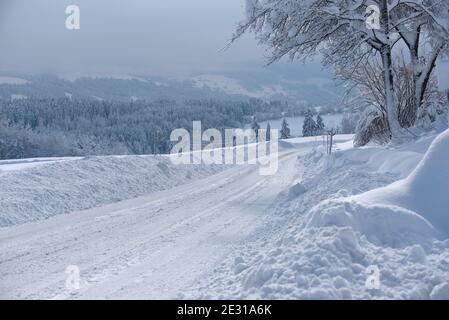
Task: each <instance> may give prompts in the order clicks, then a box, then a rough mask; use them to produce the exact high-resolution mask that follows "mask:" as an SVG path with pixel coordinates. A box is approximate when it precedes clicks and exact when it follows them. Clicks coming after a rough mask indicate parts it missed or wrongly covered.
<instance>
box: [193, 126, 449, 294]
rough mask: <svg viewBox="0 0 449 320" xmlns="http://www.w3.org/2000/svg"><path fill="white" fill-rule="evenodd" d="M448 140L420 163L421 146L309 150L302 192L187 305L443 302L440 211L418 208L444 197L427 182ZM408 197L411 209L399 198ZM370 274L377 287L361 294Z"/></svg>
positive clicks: (447, 285)
mask: <svg viewBox="0 0 449 320" xmlns="http://www.w3.org/2000/svg"><path fill="white" fill-rule="evenodd" d="M447 139H448V133H447V132H446V133H444V134H443V135H441V136H440V137H439V138H438V139H436V140H435V142H434V143H433V144H432V146H431V147H430V148H429V151H428V152H427V154H426V155H425V156H424V154H423V153H424V152H425V151H426V150H427V148H428V147H429V144H430V143H431V141H432V140H431V139H429V138H426V139H422V140H420V141H418V142H413V143H409V144H408V145H404V146H401V147H400V148H396V149H384V148H378V147H365V148H360V149H348V148H347V146H346V145H345V146H344V147H343V148H341V146H339V147H340V148H339V149H341V150H340V151H337V152H335V153H334V154H333V155H332V156H331V157H327V156H325V155H324V154H323V150H320V149H314V150H313V151H312V152H310V153H309V154H307V155H306V156H304V157H302V158H300V159H299V162H298V168H297V169H298V172H299V173H300V180H301V182H300V184H301V186H303V187H304V188H301V189H302V190H301V192H298V193H297V194H296V195H295V194H294V193H293V192H288V190H287V192H286V194H287V195H286V196H285V198H284V199H282V200H283V201H285V203H282V204H281V205H279V206H278V208H276V209H275V213H276V215H275V216H274V217H272V218H271V220H270V221H269V223H268V222H267V225H266V227H265V229H262V230H260V232H259V234H260V236H259V237H256V238H255V239H254V241H250V242H248V243H247V244H246V246H245V247H244V248H242V249H241V250H236V251H235V253H234V255H233V256H231V257H229V258H228V259H226V260H225V261H224V262H223V263H222V264H220V265H218V266H217V268H216V270H215V277H214V278H213V279H212V280H207V281H205V282H202V281H199V283H198V287H196V288H195V289H194V290H192V293H191V297H199V298H229V299H230V298H234V299H235V298H241V299H449V281H448V279H449V239H448V240H443V239H441V237H440V234H439V232H438V230H436V223H435V220H433V218H434V217H439V216H440V214H441V213H444V209H442V210H440V211H438V210H431V211H429V210H427V208H428V207H427V203H431V201H432V198H426V199H424V200H422V197H431V196H432V197H440V199H441V198H442V199H449V194H448V192H449V189H448V188H447V184H445V183H447V181H448V180H447V178H446V179H444V178H442V179H439V180H437V181H435V180H434V179H435V178H433V179H432V175H433V174H435V173H437V172H441V173H442V177H444V175H445V173H443V172H442V171H445V170H448V169H447V168H443V167H442V166H441V164H442V163H443V162H444V159H448V158H447V150H449V148H448V146H447V144H446V143H447ZM421 159H422V161H421ZM438 159H441V162H440V161H439V160H438ZM420 161H421V162H420ZM446 162H447V161H446ZM403 164H405V165H403ZM418 164H419V165H418ZM417 165H418V166H417ZM415 167H416V169H415V170H414V168H415ZM404 177H407V178H406V179H405V180H400V181H401V182H395V181H398V180H399V179H404ZM425 177H427V178H425ZM427 179H431V180H430V181H429V180H427ZM431 182H432V183H431ZM392 183H393V184H392ZM386 186H388V187H386ZM406 186H407V189H405V187H406ZM430 186H432V187H431V188H430ZM445 186H446V187H445ZM423 187H427V188H428V190H426V192H424V193H422V196H420V192H422V191H421V190H422V189H423ZM373 189H376V190H377V191H371V192H370V190H373ZM435 189H438V190H439V191H436V190H435ZM400 190H402V192H399V191H400ZM408 192H411V197H412V198H414V201H411V200H410V201H405V200H409V199H406V198H404V197H402V198H400V197H399V195H401V194H402V195H403V194H404V193H408ZM444 193H446V194H444ZM376 194H377V195H379V197H377V198H375V197H374V195H376ZM386 195H389V196H390V198H387V197H386ZM295 196H296V198H295ZM370 199H371V200H370ZM398 199H399V200H404V202H403V203H401V202H399V200H398ZM387 200H388V201H387ZM396 200H398V201H396ZM421 200H422V201H421ZM434 203H435V204H436V208H440V207H439V206H440V205H441V204H442V201H437V202H434ZM406 204H407V205H406ZM447 207H448V206H446V208H447ZM443 208H444V207H443ZM436 213H438V214H436ZM431 223H433V224H435V226H433V225H432V224H431ZM440 230H441V229H440ZM373 270H374V271H376V270H377V271H378V274H377V279H378V281H379V282H378V284H379V285H378V286H377V287H371V286H369V280H370V276H372V275H373Z"/></svg>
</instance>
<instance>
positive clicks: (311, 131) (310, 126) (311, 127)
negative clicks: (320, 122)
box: [302, 110, 316, 137]
mask: <svg viewBox="0 0 449 320" xmlns="http://www.w3.org/2000/svg"><path fill="white" fill-rule="evenodd" d="M315 133H316V123H315V120H314V119H313V113H312V111H310V110H307V112H306V115H305V118H304V123H303V125H302V135H303V137H311V136H314V135H315Z"/></svg>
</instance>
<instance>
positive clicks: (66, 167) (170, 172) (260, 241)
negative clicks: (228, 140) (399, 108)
mask: <svg viewBox="0 0 449 320" xmlns="http://www.w3.org/2000/svg"><path fill="white" fill-rule="evenodd" d="M434 138H435V136H430V137H427V138H421V139H420V140H419V141H417V142H413V143H409V144H405V145H402V146H400V147H396V148H381V147H375V146H371V147H364V148H360V149H354V148H352V144H351V140H350V139H351V137H350V136H338V137H337V139H336V140H337V150H336V151H335V152H334V153H333V154H332V155H331V156H327V155H325V154H324V152H323V147H322V145H321V141H320V139H314V138H297V139H292V140H290V141H288V142H283V143H281V147H282V148H281V151H280V163H279V171H278V173H277V174H276V175H273V176H260V175H259V171H258V168H257V167H256V166H235V167H222V166H216V167H211V166H204V165H202V166H195V165H191V166H181V167H179V166H174V165H172V164H171V162H170V161H169V159H168V158H167V157H129V156H127V157H94V158H84V159H71V160H70V161H67V160H64V159H58V160H55V161H48V162H45V163H41V164H39V165H35V166H31V167H23V168H20V167H19V168H15V169H14V170H2V166H8V165H12V164H11V163H9V164H1V163H0V170H2V171H1V172H0V183H1V184H0V197H1V198H0V202H1V212H0V214H1V215H0V223H1V225H2V226H3V228H0V298H45V299H52V298H57V299H58V298H71V299H80V298H88V299H92V298H156V299H158V298H194V299H196V298H202V299H204V298H234V299H236V298H237V299H240V298H241V299H247V298H257V299H258V298H275V299H278V298H283V299H297V298H305V299H325V298H330V299H351V298H352V299H354V298H362V299H411V298H418V299H449V280H448V279H449V240H447V238H448V235H449V224H448V218H447V217H448V209H447V208H449V194H448V192H449V169H448V167H447V165H445V164H446V163H447V159H448V158H449V154H448V152H447V150H449V145H448V144H449V131H448V132H446V133H444V134H443V135H441V136H440V137H439V138H438V139H437V140H435V142H433V141H434ZM432 142H433V144H432ZM431 144H432V146H431V148H430V150H429V151H427V150H428V148H429V146H430V145H431ZM426 152H427V153H426ZM120 200H122V201H120ZM80 210H84V211H80ZM68 266H76V267H77V268H79V271H80V288H79V289H76V290H69V289H68V288H67V287H66V280H67V274H66V273H65V271H66V268H67V267H68ZM377 271H378V273H379V274H378V275H376V272H377ZM373 275H374V276H377V277H376V279H377V280H378V283H376V281H375V282H374V284H375V286H374V287H373V286H371V285H372V284H373V283H372V282H369V281H370V279H372V276H373ZM367 282H368V283H367ZM367 284H368V285H367ZM376 284H378V286H377V285H376ZM72 289H73V288H72Z"/></svg>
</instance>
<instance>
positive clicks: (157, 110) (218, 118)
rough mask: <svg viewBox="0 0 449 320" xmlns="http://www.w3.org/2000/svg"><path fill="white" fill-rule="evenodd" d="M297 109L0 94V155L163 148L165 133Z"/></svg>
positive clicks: (233, 124)
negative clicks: (7, 96)
mask: <svg viewBox="0 0 449 320" xmlns="http://www.w3.org/2000/svg"><path fill="white" fill-rule="evenodd" d="M285 111H287V112H290V113H291V114H296V113H297V112H299V111H297V110H293V109H292V108H291V107H289V106H288V104H286V103H285V102H276V101H271V102H266V101H262V100H259V99H250V100H248V101H222V100H213V99H204V100H202V99H198V100H186V101H182V102H179V101H174V100H158V101H152V102H149V101H134V102H118V101H97V100H74V99H70V98H60V99H41V98H29V99H23V100H14V101H7V100H0V159H14V158H27V157H50V156H82V155H108V154H153V153H168V152H169V151H170V149H171V146H172V145H171V143H170V141H169V137H170V133H171V131H172V130H173V129H176V128H185V129H187V130H191V127H192V121H194V120H200V121H202V125H203V128H204V129H207V128H217V129H219V130H224V129H225V128H238V127H243V126H244V125H245V124H247V123H251V121H252V120H254V119H255V115H256V116H257V118H258V119H259V118H262V119H264V118H265V117H264V116H268V115H271V116H272V115H275V114H277V115H281V114H282V112H285Z"/></svg>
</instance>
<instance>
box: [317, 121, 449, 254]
mask: <svg viewBox="0 0 449 320" xmlns="http://www.w3.org/2000/svg"><path fill="white" fill-rule="evenodd" d="M448 161H449V130H447V131H445V132H444V133H442V134H441V135H439V136H438V137H437V138H436V139H435V141H434V142H433V143H432V145H431V146H430V148H429V150H428V151H427V153H426V155H425V156H424V158H423V159H422V161H421V162H420V163H419V165H418V166H417V167H416V169H415V170H414V171H413V172H412V173H411V174H410V175H409V176H408V177H407V178H406V179H404V180H400V181H398V182H395V183H393V184H391V185H389V186H387V187H383V188H379V189H375V190H372V191H369V192H367V193H364V194H361V195H358V196H354V197H349V198H344V199H337V200H331V201H326V202H324V203H321V204H319V205H318V206H317V207H315V208H314V209H312V211H311V218H310V221H309V226H313V227H320V226H328V225H339V226H351V227H353V228H354V229H355V230H357V231H359V232H361V233H362V234H364V235H366V236H367V238H368V239H370V240H371V241H373V242H374V243H379V244H388V245H390V246H403V245H406V244H410V243H413V242H416V243H422V242H423V241H426V240H429V239H432V238H436V237H438V236H439V234H438V233H440V235H442V236H446V237H447V236H449V166H448V165H447V164H448ZM429 222H430V223H429ZM437 230H438V231H437Z"/></svg>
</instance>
